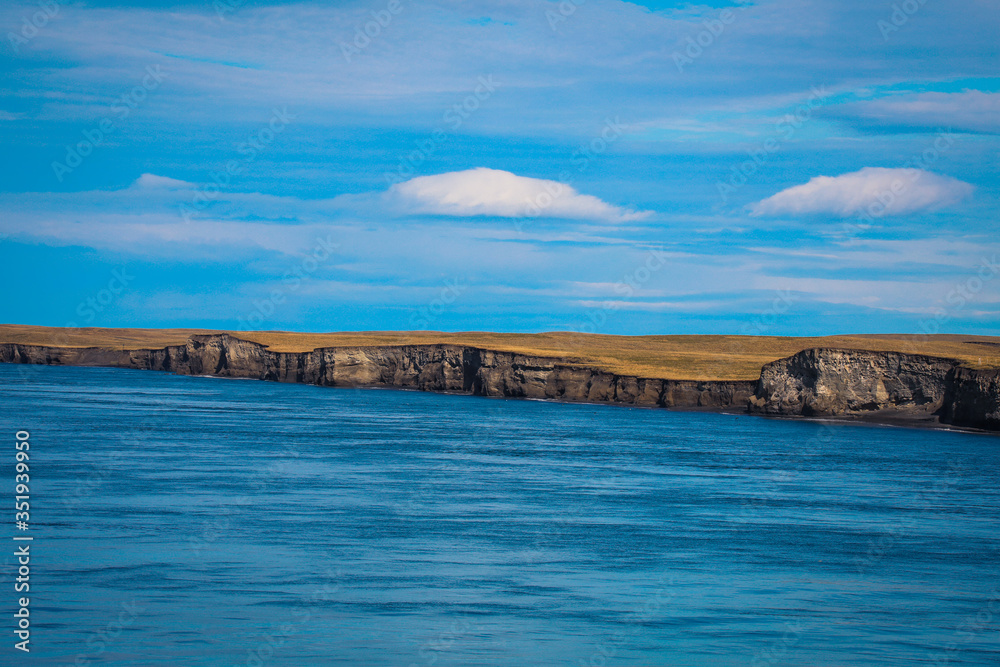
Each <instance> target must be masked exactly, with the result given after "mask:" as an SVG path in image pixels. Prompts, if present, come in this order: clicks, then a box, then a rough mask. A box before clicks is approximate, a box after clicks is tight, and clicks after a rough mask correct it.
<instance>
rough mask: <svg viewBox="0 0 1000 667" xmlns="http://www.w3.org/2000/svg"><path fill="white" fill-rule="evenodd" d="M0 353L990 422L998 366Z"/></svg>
mask: <svg viewBox="0 0 1000 667" xmlns="http://www.w3.org/2000/svg"><path fill="white" fill-rule="evenodd" d="M0 362H8V363H23V364H49V365H67V366H113V367H119V368H135V369H145V370H160V371H170V372H174V373H179V374H183V375H216V376H222V377H238V378H255V379H260V380H274V381H278V382H299V383H308V384H317V385H322V386H331V387H337V386H340V387H402V388H412V389H420V390H424V391H442V392H455V393H468V394H475V395H479V396H497V397H517V398H541V399H552V400H562V401H585V402H593V403H616V404H624V405H637V406H648V407H665V408H681V409H715V410H724V409H733V410H738V411H744V410H748V409H749V411H750V412H751V413H756V414H764V415H775V416H806V417H820V416H831V417H832V416H852V415H872V414H875V415H885V416H886V418H890V417H892V418H906V419H910V420H912V419H918V420H924V421H931V420H938V419H940V421H942V422H945V423H951V424H955V425H961V426H971V427H975V428H983V429H991V430H1000V373H998V372H997V371H978V370H973V369H969V368H963V367H960V366H959V365H958V363H957V362H955V361H953V360H950V359H939V358H934V357H924V356H917V355H907V354H902V353H896V352H864V351H851V350H826V349H813V350H805V351H803V352H800V353H798V354H796V355H794V356H791V357H788V358H787V359H780V360H778V361H775V362H772V363H770V364H767V365H766V366H764V368H763V369H762V371H761V375H760V379H759V380H758V381H756V382H753V381H738V380H736V381H706V382H696V381H683V380H659V379H648V378H638V377H632V376H625V375H618V374H615V373H610V372H607V371H602V370H599V369H594V368H586V367H582V366H577V365H572V364H566V363H562V362H561V361H559V360H558V359H552V358H546V357H534V356H526V355H521V354H515V353H512V352H497V351H492V350H483V349H478V348H472V347H464V346H455V345H405V346H384V347H353V348H347V347H338V348H320V349H317V350H313V351H312V352H272V351H270V350H268V349H267V348H266V347H264V346H262V345H259V344H257V343H252V342H249V341H245V340H241V339H238V338H234V337H232V336H229V335H227V334H223V335H213V336H193V337H192V338H191V339H190V340H188V342H187V343H186V344H185V345H175V346H170V347H166V348H163V349H159V350H124V351H123V350H109V349H101V348H52V347H39V346H31V345H20V344H14V343H6V344H0Z"/></svg>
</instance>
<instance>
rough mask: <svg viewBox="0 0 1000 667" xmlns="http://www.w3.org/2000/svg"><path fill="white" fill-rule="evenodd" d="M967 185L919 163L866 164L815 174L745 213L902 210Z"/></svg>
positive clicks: (925, 205) (936, 204) (935, 204)
mask: <svg viewBox="0 0 1000 667" xmlns="http://www.w3.org/2000/svg"><path fill="white" fill-rule="evenodd" d="M972 191H973V187H972V186H971V185H969V184H968V183H964V182H962V181H959V180H957V179H955V178H951V177H950V176H942V175H940V174H933V173H931V172H927V171H921V170H920V169H885V168H881V167H865V168H864V169H862V170H860V171H855V172H852V173H850V174H842V175H840V176H816V177H815V178H812V179H810V180H809V182H808V183H805V184H803V185H796V186H794V187H791V188H788V189H786V190H782V191H781V192H779V193H777V194H776V195H772V196H771V197H768V198H767V199H764V200H763V201H760V202H757V203H756V204H754V205H753V206H751V207H750V213H751V215H754V216H766V215H784V214H793V215H794V214H814V213H820V214H823V213H825V214H833V215H838V216H843V217H847V216H851V215H854V214H856V213H861V212H863V211H866V210H868V209H869V208H870V207H879V208H878V210H879V215H905V214H908V213H915V212H917V211H926V210H934V209H939V208H942V207H945V206H950V205H953V204H956V203H957V202H959V201H961V200H962V199H964V198H965V197H967V196H969V195H970V194H971V193H972Z"/></svg>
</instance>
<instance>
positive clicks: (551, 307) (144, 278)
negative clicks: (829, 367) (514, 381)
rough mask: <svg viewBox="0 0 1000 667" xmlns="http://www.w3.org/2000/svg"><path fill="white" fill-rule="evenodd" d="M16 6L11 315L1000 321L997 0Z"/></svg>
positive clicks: (1, 229)
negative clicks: (997, 261) (949, 0)
mask: <svg viewBox="0 0 1000 667" xmlns="http://www.w3.org/2000/svg"><path fill="white" fill-rule="evenodd" d="M379 21H381V23H379ZM0 27H2V28H3V34H4V36H5V37H4V40H3V45H2V46H0V54H2V55H0V76H2V84H0V85H2V91H3V92H2V95H3V99H2V101H0V137H2V146H3V151H4V157H5V159H4V160H3V161H2V163H0V164H2V166H0V169H2V172H0V173H2V179H0V208H2V210H3V213H2V214H0V234H2V240H0V258H2V261H3V265H4V267H5V268H6V269H7V272H8V275H9V276H11V277H12V279H13V281H14V283H13V285H14V287H13V289H10V290H8V292H7V297H6V298H5V300H4V305H3V314H2V316H0V320H2V321H3V322H7V323H23V324H41V325H52V326H144V327H170V326H178V327H191V326H195V327H208V328H224V329H240V328H242V329H289V330H299V331H338V330H407V329H433V330H446V331H463V330H496V331H529V332H533V331H550V330H576V331H596V332H599V333H615V334H651V333H752V334H775V335H815V334H827V333H830V334H832V333H849V332H881V333H889V332H894V333H920V332H929V331H941V332H947V333H970V334H971V333H979V334H994V333H996V332H997V325H998V323H1000V267H998V266H997V264H996V254H997V252H998V250H1000V242H998V229H1000V224H998V220H1000V215H998V214H1000V76H998V72H1000V67H998V66H1000V53H998V49H1000V43H998V40H997V35H998V34H1000V11H998V10H997V7H996V4H995V2H994V1H993V0H956V1H953V2H947V3H946V2H942V1H941V0H926V1H925V2H923V3H921V2H919V0H910V1H909V2H908V3H898V2H879V1H875V2H871V1H865V2H855V1H853V0H839V1H833V0H827V1H820V0H773V1H766V0H761V1H760V2H713V3H709V4H689V3H677V2H649V3H626V2H618V1H615V0H586V1H585V2H584V1H581V2H579V3H578V4H574V3H573V2H572V0H567V2H562V3H557V2H538V1H529V0H523V1H522V0H496V1H495V2H480V1H466V2H459V1H457V0H453V1H437V2H419V3H418V2H411V1H409V0H398V1H390V0H371V1H367V0H366V1H364V2H345V3H341V2H329V3H318V2H317V3H270V2H259V1H253V2H249V1H248V2H240V0H219V1H218V2H215V1H213V0H205V1H203V2H147V3H141V2H130V3H124V2H105V1H101V2H95V1H87V2H58V0H51V1H50V2H46V1H45V0H42V1H41V2H23V3H22V2H12V3H4V5H3V8H2V9H0ZM366 28H367V30H368V33H369V34H368V35H366V34H365V30H366Z"/></svg>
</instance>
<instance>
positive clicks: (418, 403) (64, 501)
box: [0, 364, 1000, 666]
mask: <svg viewBox="0 0 1000 667" xmlns="http://www.w3.org/2000/svg"><path fill="white" fill-rule="evenodd" d="M0 387H2V407H3V410H2V418H0V420H2V427H3V429H4V430H5V432H6V433H8V436H7V439H8V442H9V443H10V445H11V446H10V447H8V450H7V451H8V453H7V455H6V456H7V457H8V462H9V463H10V465H8V464H7V463H5V464H4V466H3V469H4V475H5V476H6V478H7V483H6V484H5V485H4V488H6V489H8V491H9V490H11V489H12V488H13V470H12V464H13V439H14V432H15V431H16V430H19V429H27V430H29V431H30V432H31V446H32V448H31V454H32V460H31V465H32V471H31V472H32V522H33V527H32V529H31V535H33V536H34V538H35V541H34V542H33V543H32V544H33V546H32V550H33V551H32V553H33V556H34V557H33V560H32V566H33V570H32V584H31V585H32V589H31V596H32V603H31V604H32V620H33V626H32V627H33V635H32V640H33V642H32V647H33V650H32V653H31V656H30V658H29V659H28V660H27V661H25V662H24V663H23V664H72V663H73V662H74V661H75V660H77V659H78V658H79V659H81V660H88V659H89V660H94V661H95V662H103V664H128V665H262V664H266V665H321V664H322V665H328V664H345V665H347V664H351V665H357V664H364V665H421V666H424V665H427V666H429V665H438V666H439V665H498V664H503V665H525V664H540V665H581V664H586V665H604V664H606V665H617V664H621V665H627V664H628V665H634V664H656V665H781V664H785V665H803V664H811V665H900V664H944V661H947V664H969V665H972V664H977V665H987V664H993V665H995V664H998V663H1000V568H998V563H1000V558H998V555H1000V530H998V529H1000V485H998V481H1000V472H998V471H1000V439H998V438H997V437H995V436H990V435H977V434H965V433H953V432H944V431H927V430H907V429H899V428H880V427H871V426H858V425H831V424H820V423H811V422H793V421H771V420H765V419H759V418H752V417H743V416H732V415H716V414H697V413H673V412H667V411H663V410H641V409H627V408H621V407H603V406H590V405H560V404H553V403H543V402H537V401H503V400H495V399H484V398H473V397H465V396H442V395H434V394H425V393H417V392H403V391H392V390H357V389H325V388H319V387H311V386H302V385H282V384H274V383H265V382H256V381H235V380H223V379H217V378H192V377H179V376H173V375H168V374H161V373H152V372H142V371H128V370H113V369H86V368H56V367H32V368H25V367H18V366H12V365H2V364H0ZM11 514H13V512H11ZM10 519H11V520H13V516H11V517H10ZM11 532H14V531H11ZM8 539H9V538H8ZM8 544H13V543H12V542H8ZM8 551H12V549H10V550H8ZM6 562H7V565H6V566H5V567H4V572H3V590H5V591H8V593H7V597H6V599H4V601H3V604H4V605H6V608H13V603H14V594H13V593H12V592H11V591H12V585H11V579H12V577H13V569H12V566H11V564H12V562H13V560H12V557H11V556H7V557H6ZM123 605H124V606H123ZM7 641H10V642H11V644H12V643H13V642H12V641H11V640H10V639H9V638H8V640H7ZM2 651H3V654H5V655H7V656H8V657H9V656H13V655H15V652H14V651H13V649H12V647H4V648H3V649H2ZM16 657H18V659H20V657H21V656H20V654H19V652H18V655H17V656H16ZM935 660H937V661H938V662H937V663H935ZM19 664H20V663H19Z"/></svg>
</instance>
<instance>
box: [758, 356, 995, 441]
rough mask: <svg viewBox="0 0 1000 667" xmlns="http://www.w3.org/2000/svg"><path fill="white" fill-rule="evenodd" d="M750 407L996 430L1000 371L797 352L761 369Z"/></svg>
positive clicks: (935, 361)
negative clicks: (881, 416)
mask: <svg viewBox="0 0 1000 667" xmlns="http://www.w3.org/2000/svg"><path fill="white" fill-rule="evenodd" d="M749 410H750V412H753V413H759V414H769V415H785V416H789V415H802V416H807V417H833V416H844V415H863V414H871V413H882V414H884V415H887V416H896V417H905V418H915V419H921V418H923V419H928V420H929V419H931V418H938V419H939V420H940V421H941V422H944V423H949V424H955V425H960V426H970V427H974V428H984V429H991V430H1000V374H998V372H997V371H978V370H973V369H970V368H963V367H961V366H959V365H958V363H957V362H955V361H953V360H951V359H940V358H936V357H925V356H919V355H911V354H902V353H898V352H865V351H858V350H803V351H802V352H799V353H798V354H796V355H793V356H791V357H788V358H787V359H779V360H778V361H774V362H772V363H770V364H767V365H766V366H764V368H763V369H761V374H760V380H758V382H757V387H756V390H755V391H754V396H753V397H752V398H751V399H750V402H749Z"/></svg>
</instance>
